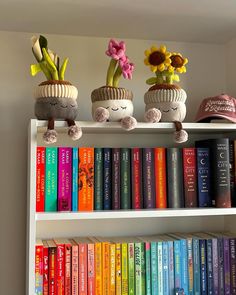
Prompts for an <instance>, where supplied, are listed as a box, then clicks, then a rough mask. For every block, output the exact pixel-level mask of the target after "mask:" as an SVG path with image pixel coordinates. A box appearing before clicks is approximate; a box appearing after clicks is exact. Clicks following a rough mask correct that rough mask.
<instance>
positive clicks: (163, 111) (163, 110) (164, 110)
mask: <svg viewBox="0 0 236 295" xmlns="http://www.w3.org/2000/svg"><path fill="white" fill-rule="evenodd" d="M169 111H170V110H167V111H165V110H162V112H164V113H169Z"/></svg>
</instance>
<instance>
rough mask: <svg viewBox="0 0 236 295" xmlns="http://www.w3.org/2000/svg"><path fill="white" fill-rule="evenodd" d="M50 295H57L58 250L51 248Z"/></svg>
mask: <svg viewBox="0 0 236 295" xmlns="http://www.w3.org/2000/svg"><path fill="white" fill-rule="evenodd" d="M48 252H49V295H56V294H57V274H56V272H57V257H56V256H57V253H56V252H57V250H56V247H50V248H49V250H48Z"/></svg>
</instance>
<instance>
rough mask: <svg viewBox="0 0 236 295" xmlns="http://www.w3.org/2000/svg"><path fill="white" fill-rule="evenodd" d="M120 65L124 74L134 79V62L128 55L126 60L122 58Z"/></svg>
mask: <svg viewBox="0 0 236 295" xmlns="http://www.w3.org/2000/svg"><path fill="white" fill-rule="evenodd" d="M120 67H121V69H122V74H123V77H124V78H125V79H129V80H131V79H132V73H133V71H134V64H133V63H132V62H130V61H129V59H128V57H127V56H126V58H125V59H124V60H120Z"/></svg>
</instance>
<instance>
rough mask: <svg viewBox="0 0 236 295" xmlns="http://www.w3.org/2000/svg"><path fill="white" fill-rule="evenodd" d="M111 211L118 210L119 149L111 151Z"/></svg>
mask: <svg viewBox="0 0 236 295" xmlns="http://www.w3.org/2000/svg"><path fill="white" fill-rule="evenodd" d="M112 209H114V210H119V209H120V149H119V148H113V149H112Z"/></svg>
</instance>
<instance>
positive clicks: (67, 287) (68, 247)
mask: <svg viewBox="0 0 236 295" xmlns="http://www.w3.org/2000/svg"><path fill="white" fill-rule="evenodd" d="M64 294H65V295H71V244H65V293H64Z"/></svg>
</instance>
